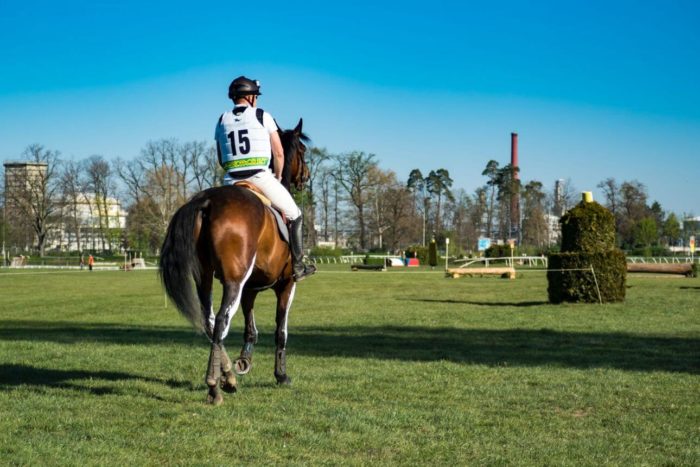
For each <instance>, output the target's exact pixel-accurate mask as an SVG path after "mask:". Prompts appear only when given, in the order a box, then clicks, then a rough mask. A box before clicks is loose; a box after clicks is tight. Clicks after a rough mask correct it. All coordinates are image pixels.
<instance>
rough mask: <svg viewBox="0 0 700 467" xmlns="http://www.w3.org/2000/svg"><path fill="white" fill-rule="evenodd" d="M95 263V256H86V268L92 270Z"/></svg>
mask: <svg viewBox="0 0 700 467" xmlns="http://www.w3.org/2000/svg"><path fill="white" fill-rule="evenodd" d="M94 265H95V258H93V256H92V255H90V256H89V257H88V269H89V270H90V271H92V267H93V266H94Z"/></svg>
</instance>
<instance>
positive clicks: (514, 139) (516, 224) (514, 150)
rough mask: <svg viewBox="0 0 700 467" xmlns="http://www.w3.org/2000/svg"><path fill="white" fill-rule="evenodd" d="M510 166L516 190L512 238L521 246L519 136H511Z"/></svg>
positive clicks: (515, 134)
mask: <svg viewBox="0 0 700 467" xmlns="http://www.w3.org/2000/svg"><path fill="white" fill-rule="evenodd" d="M510 165H511V167H513V184H514V185H515V186H514V190H513V193H512V194H511V198H510V232H509V234H510V237H511V238H517V239H518V244H520V240H522V239H521V238H520V194H519V193H518V191H519V190H520V183H519V180H520V174H519V173H518V134H517V133H511V134H510Z"/></svg>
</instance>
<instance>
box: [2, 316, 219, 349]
mask: <svg viewBox="0 0 700 467" xmlns="http://www.w3.org/2000/svg"><path fill="white" fill-rule="evenodd" d="M12 340H21V341H38V342H44V341H46V342H59V343H66V344H73V343H76V342H91V341H94V342H96V343H102V342H106V343H115V344H141V345H173V344H177V345H188V346H202V345H204V344H206V339H205V338H203V337H202V335H201V334H199V333H197V332H195V331H194V330H193V329H191V328H189V327H182V328H177V327H167V326H129V325H122V324H110V323H81V322H75V321H70V322H62V321H30V320H16V321H3V322H2V327H0V341H12Z"/></svg>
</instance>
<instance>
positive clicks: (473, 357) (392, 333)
mask: <svg viewBox="0 0 700 467" xmlns="http://www.w3.org/2000/svg"><path fill="white" fill-rule="evenodd" d="M289 346H290V354H293V353H297V352H298V353H301V354H307V355H316V356H340V357H354V358H379V359H395V360H414V361H435V360H449V361H455V362H464V363H470V364H483V365H491V366H560V367H568V368H582V369H585V368H614V369H621V370H629V371H668V372H682V373H691V374H698V373H700V339H692V338H681V337H653V336H640V335H634V334H625V333H609V334H606V333H585V332H584V333H578V332H561V331H553V330H548V329H541V330H532V329H504V330H491V329H455V328H423V327H403V326H380V327H360V326H356V327H345V328H343V327H333V328H320V327H319V328H309V327H302V328H297V329H292V330H291V335H290V344H289Z"/></svg>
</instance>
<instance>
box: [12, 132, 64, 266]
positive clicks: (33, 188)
mask: <svg viewBox="0 0 700 467" xmlns="http://www.w3.org/2000/svg"><path fill="white" fill-rule="evenodd" d="M22 157H23V158H24V159H25V160H26V161H27V163H21V164H18V165H17V167H15V168H12V169H10V170H11V172H10V173H8V172H7V169H6V172H5V181H6V196H7V199H6V200H5V201H6V203H7V204H6V209H7V213H8V216H12V215H17V216H20V217H21V218H24V219H27V220H28V222H29V223H30V224H31V228H32V231H33V232H34V237H35V239H36V248H37V250H38V251H39V254H40V255H41V256H42V257H43V256H44V254H45V249H46V240H47V236H48V233H49V230H50V229H51V227H53V225H54V224H55V222H56V219H57V216H56V214H58V208H59V205H58V201H59V199H58V188H59V183H58V170H59V165H60V160H59V157H60V153H59V152H58V151H52V150H50V149H46V148H44V146H42V145H40V144H32V145H30V146H28V147H27V148H26V149H25V150H24V152H23V153H22Z"/></svg>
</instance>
